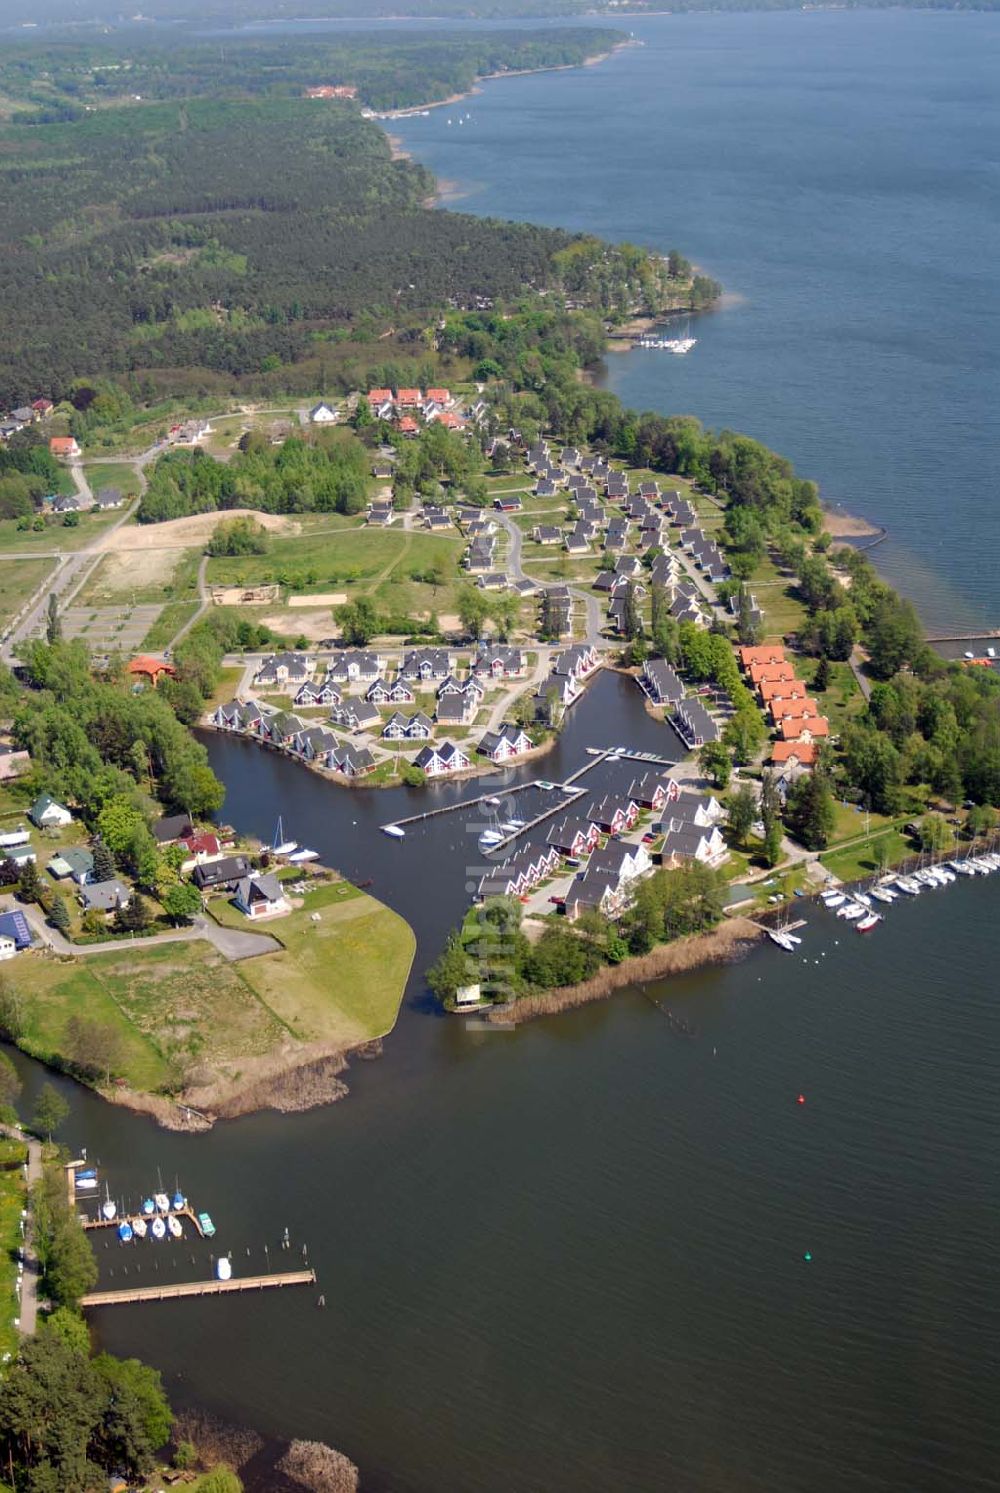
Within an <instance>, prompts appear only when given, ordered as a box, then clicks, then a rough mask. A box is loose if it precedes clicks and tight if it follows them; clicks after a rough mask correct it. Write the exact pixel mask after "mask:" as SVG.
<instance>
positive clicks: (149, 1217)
mask: <svg viewBox="0 0 1000 1493" xmlns="http://www.w3.org/2000/svg"><path fill="white" fill-rule="evenodd" d="M170 1211H171V1213H172V1214H173V1215H174V1217H175V1218H186V1219H187V1221H188V1223H189V1224H191V1225H192V1227H193V1228H194V1231H195V1233H196V1234H197V1235H198V1238H199V1239H204V1237H205V1230H204V1229H203V1228H202V1226H201V1224H200V1222H199V1220H198V1215H197V1213H195V1212H194V1210H193V1209H192V1208H191V1207H190V1206H187V1207H184V1208H171V1210H170ZM136 1217H144V1218H145V1219H146V1222H147V1224H148V1223H152V1221H153V1219H154V1218H157V1217H159V1218H162V1217H163V1214H162V1213H160V1214H156V1213H149V1214H135V1213H120V1214H116V1216H115V1217H114V1218H100V1217H98V1218H83V1219H81V1220H80V1221H81V1223H82V1224H83V1227H84V1228H85V1229H116V1228H117V1227H118V1225H119V1224H120V1223H121V1222H122V1220H123V1219H125V1218H127V1219H128V1221H129V1223H131V1222H132V1220H133V1219H134V1218H136Z"/></svg>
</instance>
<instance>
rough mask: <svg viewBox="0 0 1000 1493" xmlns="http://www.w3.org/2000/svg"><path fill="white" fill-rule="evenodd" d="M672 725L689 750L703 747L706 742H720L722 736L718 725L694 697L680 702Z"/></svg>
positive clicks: (672, 716) (671, 719)
mask: <svg viewBox="0 0 1000 1493" xmlns="http://www.w3.org/2000/svg"><path fill="white" fill-rule="evenodd" d="M670 723H671V725H672V726H673V728H674V730H675V731H676V732H677V734H678V736H680V738H681V740H682V741H683V742H684V744H685V746H687V747H689V748H693V747H703V746H704V745H705V744H706V742H710V741H718V740H719V737H720V735H721V732H720V731H719V726H718V723H717V722H716V721H715V720H714V719H713V717H712V716H711V715H709V713H708V711H707V710H706V709H705V707H704V705H703V704H702V703H701V701H700V700H699V699H698V698H697V697H696V696H694V695H692V696H691V697H690V698H688V699H686V700H678V702H677V704H676V705H675V706H674V709H673V713H672V715H671V717H670Z"/></svg>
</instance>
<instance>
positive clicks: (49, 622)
mask: <svg viewBox="0 0 1000 1493" xmlns="http://www.w3.org/2000/svg"><path fill="white" fill-rule="evenodd" d="M61 637H62V622H61V621H60V618H59V601H58V599H57V597H56V593H55V592H54V591H50V592H49V605H48V612H47V615H46V621H45V638H46V641H47V642H49V643H58V641H59V639H60V638H61Z"/></svg>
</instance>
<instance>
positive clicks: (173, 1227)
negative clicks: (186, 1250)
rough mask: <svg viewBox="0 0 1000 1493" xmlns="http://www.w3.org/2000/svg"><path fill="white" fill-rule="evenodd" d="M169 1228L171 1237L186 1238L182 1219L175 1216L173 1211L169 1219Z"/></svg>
mask: <svg viewBox="0 0 1000 1493" xmlns="http://www.w3.org/2000/svg"><path fill="white" fill-rule="evenodd" d="M167 1228H168V1229H169V1230H170V1237H171V1239H183V1238H184V1230H183V1229H182V1228H181V1221H180V1219H179V1218H175V1217H174V1215H173V1214H172V1213H171V1215H170V1217H169V1218H168V1219H167Z"/></svg>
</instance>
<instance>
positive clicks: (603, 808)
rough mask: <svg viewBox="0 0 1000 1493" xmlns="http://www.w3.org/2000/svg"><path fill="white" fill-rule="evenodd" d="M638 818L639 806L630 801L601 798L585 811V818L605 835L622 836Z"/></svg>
mask: <svg viewBox="0 0 1000 1493" xmlns="http://www.w3.org/2000/svg"><path fill="white" fill-rule="evenodd" d="M638 817H639V805H638V804H637V803H635V802H633V800H632V799H625V800H624V801H622V800H621V799H615V798H610V797H608V798H602V799H600V800H599V801H598V802H596V803H592V804H591V805H590V808H589V809H588V810H587V818H588V819H589V820H590V821H591V822H592V823H593V824H596V825H597V827H598V829H599V830H601V832H602V833H603V834H605V835H621V834H624V833H625V831H626V830H629V829H631V828H632V826H633V825H634V824H635V821H636V820H637V819H638Z"/></svg>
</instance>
